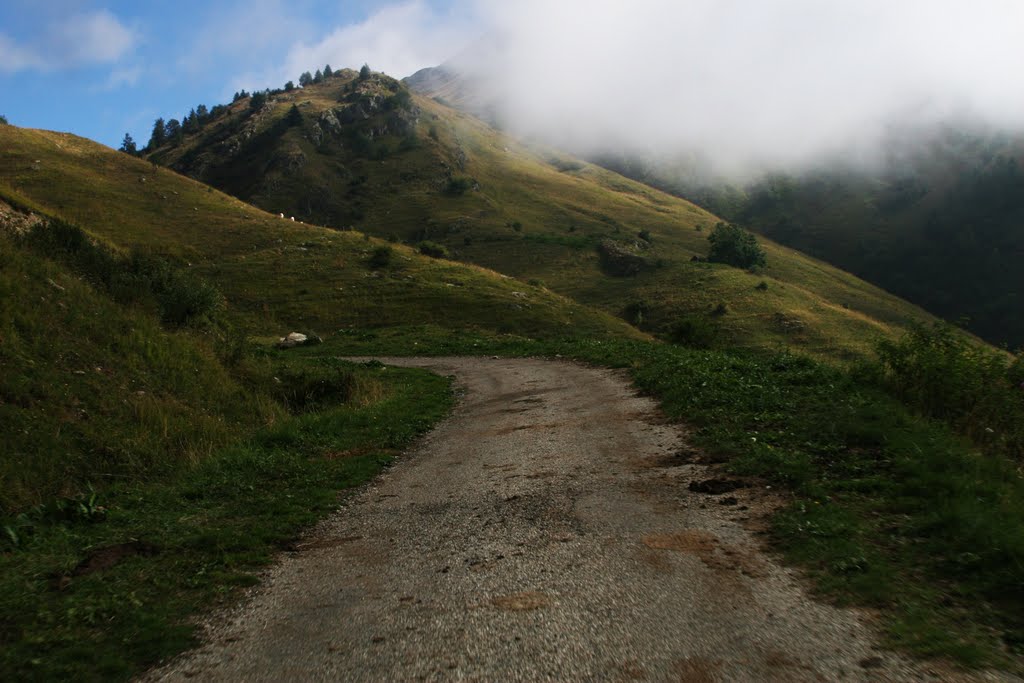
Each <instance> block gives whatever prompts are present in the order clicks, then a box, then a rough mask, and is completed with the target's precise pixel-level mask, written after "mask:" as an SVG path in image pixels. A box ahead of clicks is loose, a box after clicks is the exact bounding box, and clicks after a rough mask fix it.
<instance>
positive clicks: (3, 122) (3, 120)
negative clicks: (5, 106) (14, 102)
mask: <svg viewBox="0 0 1024 683" xmlns="http://www.w3.org/2000/svg"><path fill="white" fill-rule="evenodd" d="M7 125H10V124H8V123H7V117H6V116H4V115H3V114H0V126H7Z"/></svg>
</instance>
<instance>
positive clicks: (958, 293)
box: [733, 131, 1024, 348]
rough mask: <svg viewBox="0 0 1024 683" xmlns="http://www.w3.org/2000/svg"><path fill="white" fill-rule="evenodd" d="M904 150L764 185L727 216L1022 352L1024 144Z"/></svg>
mask: <svg viewBox="0 0 1024 683" xmlns="http://www.w3.org/2000/svg"><path fill="white" fill-rule="evenodd" d="M904 145H905V148H904V149H903V150H902V154H900V155H899V156H898V157H897V158H894V159H892V160H890V162H889V163H888V164H887V165H886V166H884V167H883V168H880V169H876V170H873V171H842V170H835V169H825V170H823V171H819V172H816V173H813V174H807V175H799V176H791V177H784V176H780V177H775V178H770V179H767V180H764V181H762V182H760V183H757V184H755V185H754V186H752V187H750V188H748V191H747V197H746V200H745V201H743V202H742V203H740V204H739V205H738V206H734V207H733V215H734V216H735V217H736V218H737V219H738V220H740V221H742V222H744V223H745V224H748V225H751V226H753V227H755V228H756V229H757V230H760V231H762V232H764V233H765V234H768V235H771V236H772V237H773V238H775V239H777V240H779V241H781V242H783V243H785V244H789V245H791V246H794V247H796V248H798V249H802V250H805V251H806V252H807V253H811V254H815V255H818V256H820V257H822V258H825V259H828V260H829V261H830V262H831V263H836V264H838V265H840V266H842V267H843V268H847V269H849V270H851V271H853V272H855V273H857V274H859V275H860V276H861V277H864V278H865V279H867V280H869V281H871V282H875V283H878V284H879V285H881V286H883V287H885V288H886V289H888V290H889V291H892V292H895V293H898V294H899V295H900V296H903V297H906V298H907V299H908V300H910V301H914V302H916V303H918V304H920V305H921V306H923V307H925V308H927V309H928V310H929V311H932V312H934V313H935V314H936V315H940V316H942V317H944V318H946V319H948V320H952V321H959V320H961V319H965V320H966V321H967V326H968V329H970V330H972V331H973V332H975V333H976V334H978V335H981V336H982V337H984V338H986V339H988V340H989V341H991V342H992V343H994V344H1006V345H1008V346H1010V347H1011V348H1018V347H1021V346H1024V319H1022V318H1021V316H1020V314H1019V313H1020V309H1021V302H1022V297H1024V274H1022V271H1021V268H1020V262H1021V259H1022V258H1024V176H1022V175H1021V172H1020V169H1019V161H1020V160H1021V158H1024V151H1022V150H1024V144H1022V143H1021V142H1020V141H1019V140H1009V139H1006V138H1004V137H1001V136H992V135H987V134H975V133H964V132H954V131H942V132H938V133H935V134H934V135H931V136H929V137H927V138H926V139H924V140H917V141H914V142H911V143H904Z"/></svg>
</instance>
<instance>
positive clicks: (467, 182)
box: [444, 176, 475, 197]
mask: <svg viewBox="0 0 1024 683" xmlns="http://www.w3.org/2000/svg"><path fill="white" fill-rule="evenodd" d="M474 184H475V183H474V182H473V179H472V178H467V177H466V176H452V177H451V178H449V179H448V184H447V185H445V188H444V193H445V194H447V195H449V196H452V197H459V196H461V195H464V194H466V192H468V191H469V190H471V189H473V185H474Z"/></svg>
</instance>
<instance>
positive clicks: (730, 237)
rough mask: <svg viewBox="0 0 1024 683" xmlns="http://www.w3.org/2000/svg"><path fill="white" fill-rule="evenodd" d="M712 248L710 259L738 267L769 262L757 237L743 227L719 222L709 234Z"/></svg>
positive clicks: (754, 266) (755, 266)
mask: <svg viewBox="0 0 1024 683" xmlns="http://www.w3.org/2000/svg"><path fill="white" fill-rule="evenodd" d="M708 242H710V243H711V250H710V251H709V252H708V261H711V262H712V263H725V264H727V265H730V266H735V267H736V268H757V267H763V266H765V265H766V264H767V259H766V257H765V253H764V250H763V249H761V246H760V245H759V244H758V243H757V239H756V238H755V237H754V236H753V235H752V234H751V233H749V232H747V231H746V230H744V229H743V228H741V227H739V226H737V225H732V224H730V223H719V224H718V225H716V226H715V229H714V230H712V231H711V234H710V235H708Z"/></svg>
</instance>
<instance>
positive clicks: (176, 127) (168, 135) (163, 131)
mask: <svg viewBox="0 0 1024 683" xmlns="http://www.w3.org/2000/svg"><path fill="white" fill-rule="evenodd" d="M227 111H228V108H227V107H226V106H225V105H223V104H218V105H217V106H215V107H213V108H212V109H208V108H207V106H206V105H205V104H200V105H199V106H198V107H195V108H193V109H192V110H191V111H189V113H188V114H187V115H186V116H185V117H184V118H183V119H182V120H180V121H179V120H178V119H169V120H167V121H165V120H164V119H163V118H162V117H161V118H158V119H157V120H156V121H154V122H153V132H152V133H151V134H150V137H149V142H148V143H147V144H146V148H145V149H146V151H152V150H154V149H157V148H158V147H163V146H164V145H166V144H172V145H178V144H181V142H182V141H183V140H184V139H185V136H186V135H188V134H191V133H196V132H198V131H200V130H202V128H203V126H205V125H206V124H208V123H210V122H211V121H214V120H216V119H218V118H220V117H222V116H224V114H226V113H227ZM124 138H125V139H124V142H123V143H122V145H121V151H122V152H127V153H129V154H136V153H137V149H136V145H135V141H134V140H132V137H131V135H129V134H128V133H125V136H124Z"/></svg>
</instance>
